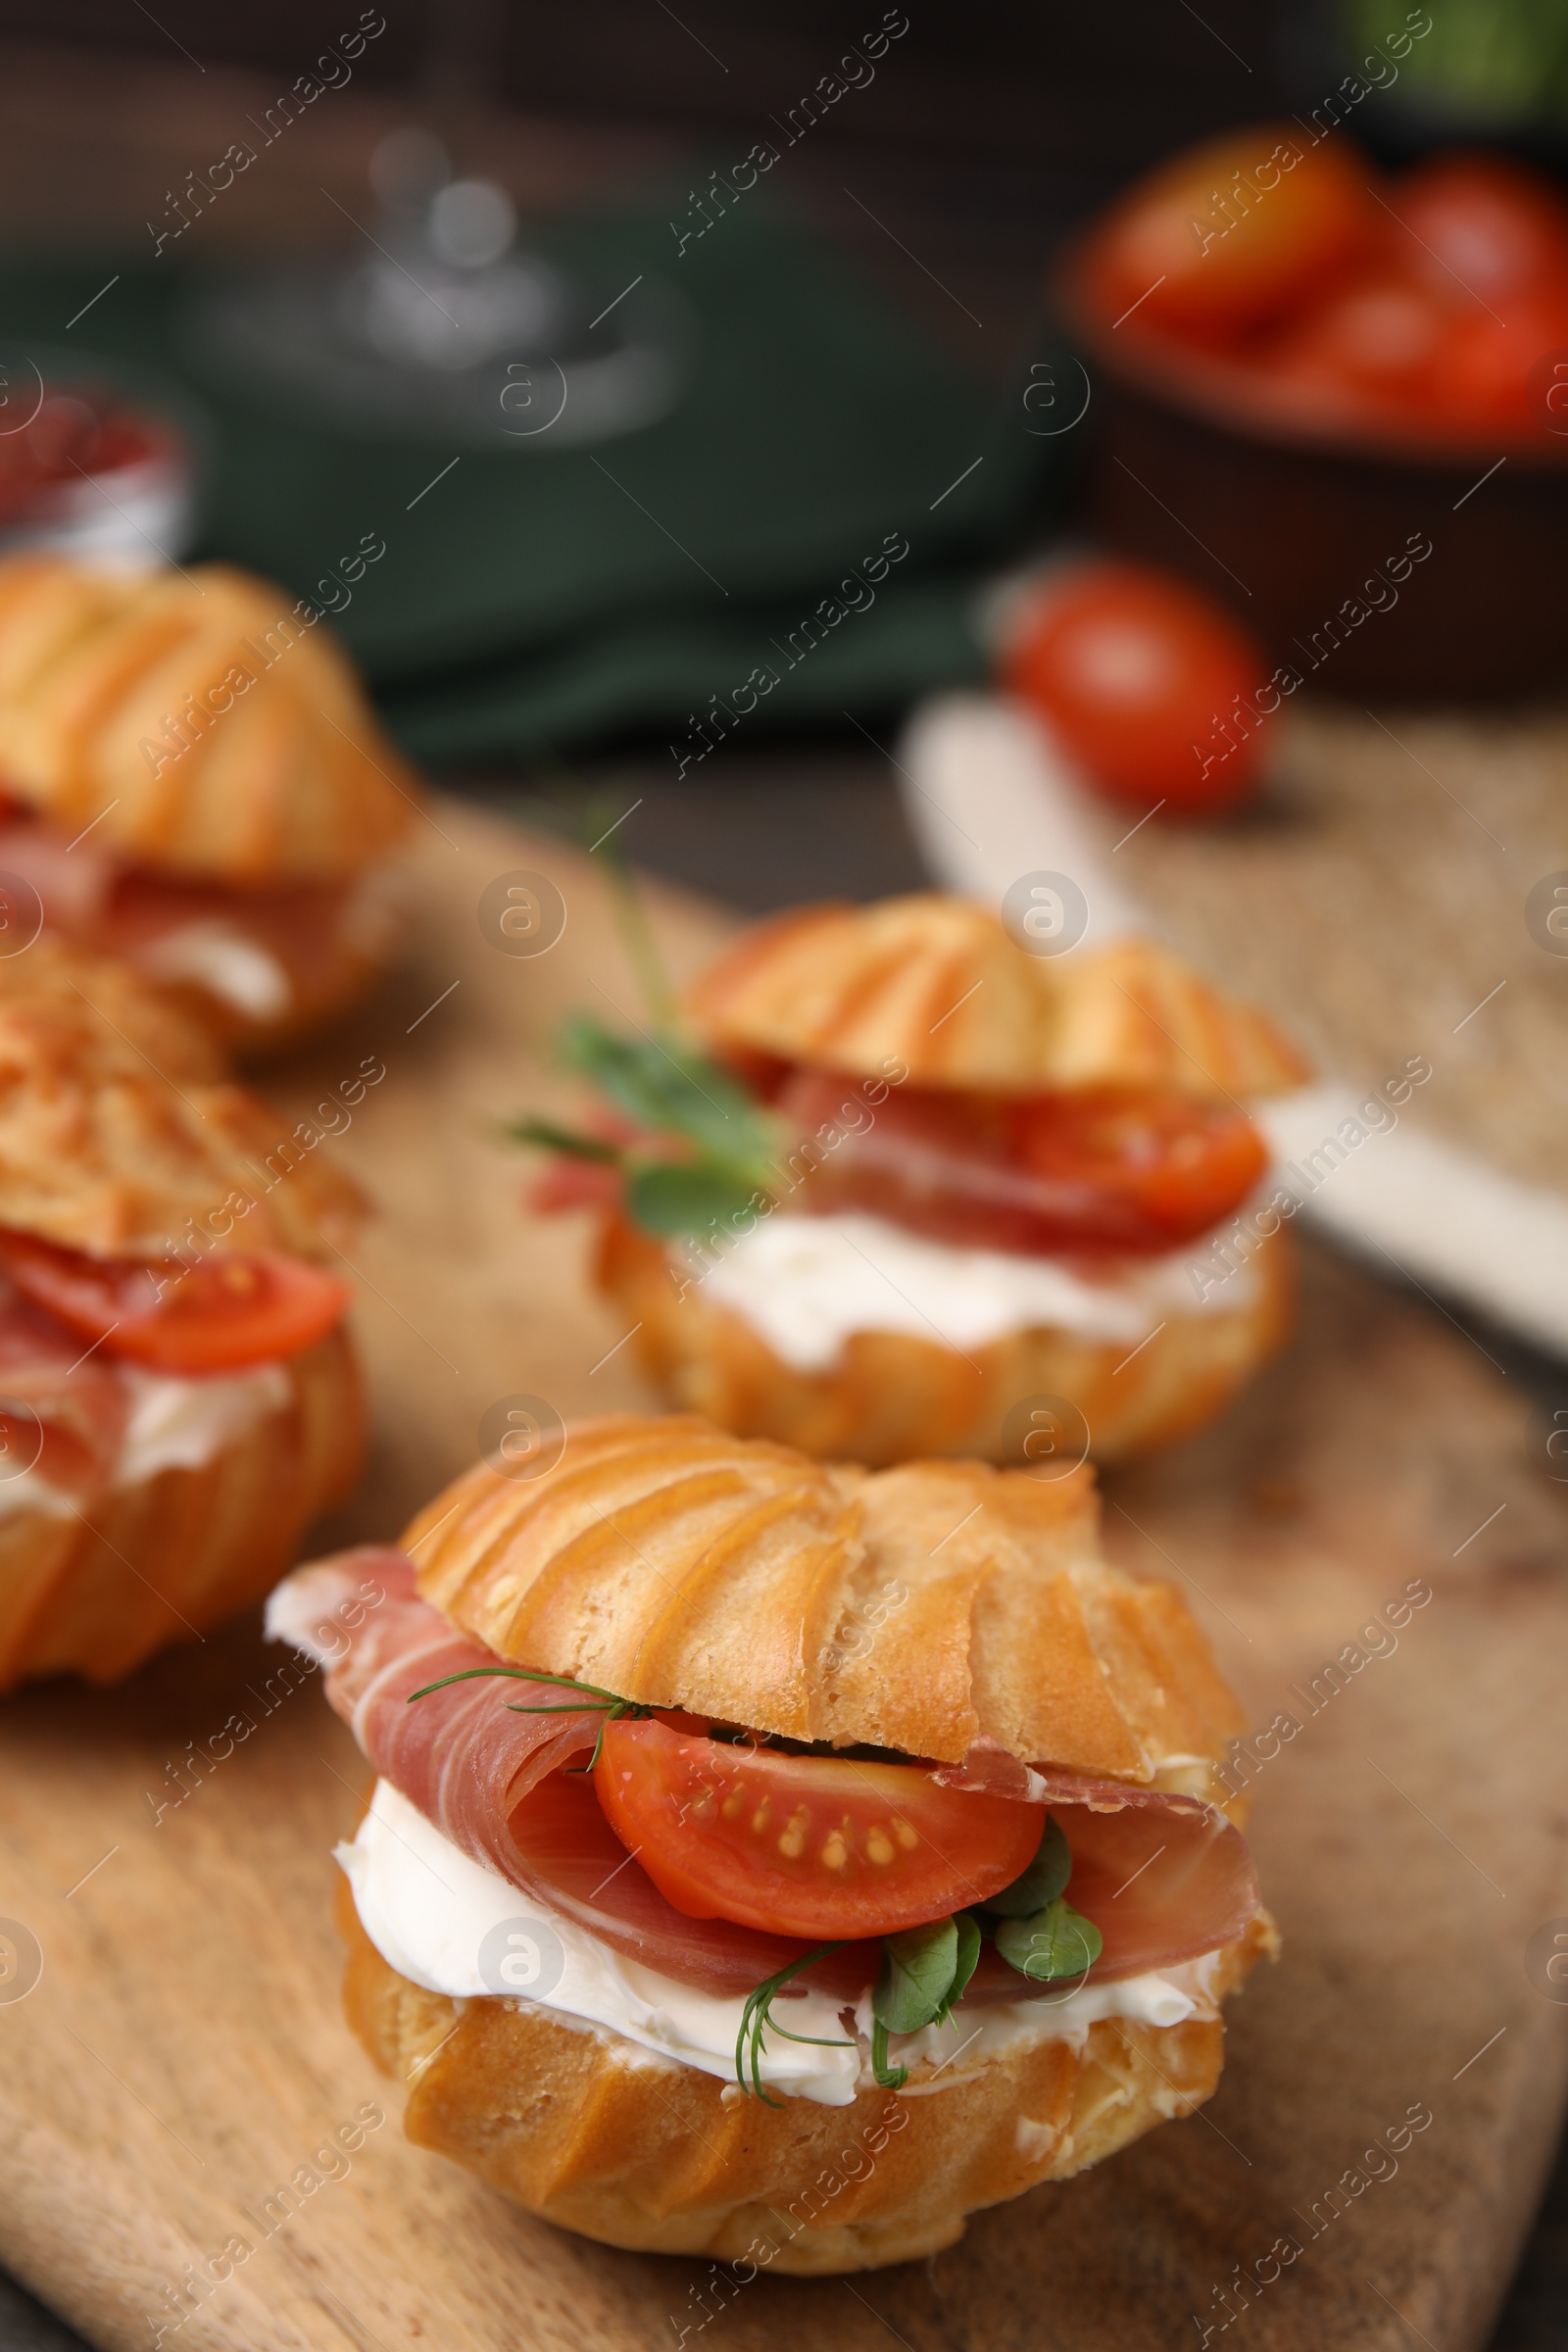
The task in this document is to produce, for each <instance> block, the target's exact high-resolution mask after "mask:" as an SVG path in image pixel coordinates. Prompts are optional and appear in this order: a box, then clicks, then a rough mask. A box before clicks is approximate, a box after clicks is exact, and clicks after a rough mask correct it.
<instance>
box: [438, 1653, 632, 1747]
mask: <svg viewBox="0 0 1568 2352" xmlns="http://www.w3.org/2000/svg"><path fill="white" fill-rule="evenodd" d="M488 1675H504V1676H506V1677H508V1678H509V1679H510V1680H511V1681H513V1682H516V1683H552V1684H554V1685H555V1687H556V1689H557V1690H559V1691H581V1692H582V1693H583V1701H582V1703H581V1704H580V1705H577V1706H573V1705H571V1704H569V1703H568V1704H567V1705H565V1706H546V1705H544V1704H542V1703H541V1704H539V1705H536V1706H531V1707H515V1706H512V1705H510V1704H509V1706H508V1708H507V1713H508V1714H509V1715H588V1714H595V1715H602V1716H603V1717H604V1722H603V1723H601V1724H600V1726H599V1737H598V1739H597V1740H595V1741H594V1752H593V1754H592V1755H591V1756H590V1757H589V1759H588V1761H587V1763H586V1764H571V1765H568V1766H567V1767H566V1770H567V1771H569V1772H592V1770H593V1768H594V1766H595V1765H596V1764H597V1763H598V1761H599V1751H600V1749H601V1748H602V1747H603V1746H604V1744H605V1725H606V1724H610V1723H619V1722H620V1721H621V1719H622V1717H623V1716H630V1717H632V1718H633V1719H636V1718H640V1717H643V1716H647V1715H652V1713H653V1712H654V1710H653V1708H652V1707H644V1706H639V1704H638V1702H637V1701H636V1699H634V1698H622V1697H621V1696H620V1694H619V1692H618V1691H602V1690H601V1689H600V1687H599V1685H598V1684H597V1683H577V1682H573V1681H572V1679H571V1677H570V1675H567V1674H541V1673H540V1672H539V1671H538V1669H537V1668H535V1667H532V1666H465V1667H464V1668H463V1670H462V1672H461V1673H459V1674H444V1675H442V1677H441V1679H440V1681H439V1682H435V1683H426V1684H425V1686H424V1688H423V1690H422V1691H410V1692H409V1697H408V1704H409V1705H410V1706H412V1705H413V1704H414V1702H415V1700H416V1699H417V1698H428V1697H429V1695H430V1693H431V1691H444V1690H445V1689H446V1688H447V1685H448V1684H449V1683H476V1682H479V1681H481V1680H482V1679H483V1678H484V1677H486V1676H488Z"/></svg>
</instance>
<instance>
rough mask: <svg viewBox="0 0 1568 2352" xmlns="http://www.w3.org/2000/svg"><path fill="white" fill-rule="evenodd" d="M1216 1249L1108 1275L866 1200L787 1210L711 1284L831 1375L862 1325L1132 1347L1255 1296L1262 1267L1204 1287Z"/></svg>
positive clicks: (717, 1269)
mask: <svg viewBox="0 0 1568 2352" xmlns="http://www.w3.org/2000/svg"><path fill="white" fill-rule="evenodd" d="M1204 1247H1205V1243H1204V1241H1203V1240H1199V1241H1197V1242H1194V1243H1192V1244H1190V1245H1189V1246H1188V1247H1187V1248H1186V1249H1184V1250H1172V1251H1170V1252H1169V1253H1168V1254H1167V1255H1166V1256H1163V1257H1153V1258H1146V1259H1140V1260H1129V1259H1122V1260H1120V1261H1119V1262H1118V1264H1117V1267H1116V1271H1115V1273H1114V1274H1113V1275H1112V1276H1111V1277H1110V1278H1109V1279H1107V1280H1105V1281H1103V1282H1096V1281H1089V1280H1087V1279H1086V1278H1085V1277H1084V1276H1083V1275H1081V1274H1079V1273H1076V1272H1074V1271H1073V1269H1072V1268H1071V1267H1069V1266H1067V1265H1064V1264H1061V1263H1059V1262H1058V1261H1057V1260H1056V1259H1054V1258H1050V1257H1023V1256H1019V1255H1016V1254H1014V1253H1013V1252H1011V1251H1008V1250H958V1249H953V1248H950V1247H949V1245H948V1244H947V1243H945V1242H934V1241H930V1240H928V1239H927V1238H926V1236H925V1235H923V1234H918V1233H908V1232H907V1231H906V1230H905V1229H904V1227H903V1226H901V1225H894V1224H890V1223H889V1222H888V1221H887V1220H886V1219H885V1218H883V1217H872V1216H866V1215H864V1214H862V1213H860V1212H859V1211H851V1212H847V1213H845V1214H843V1215H839V1216H829V1217H807V1216H781V1215H778V1214H776V1213H775V1214H774V1215H773V1216H770V1217H766V1218H763V1219H760V1221H759V1222H758V1223H757V1224H756V1225H755V1226H753V1228H752V1230H751V1232H750V1233H747V1234H745V1235H743V1236H741V1237H740V1238H739V1239H738V1240H737V1241H736V1242H735V1243H734V1244H733V1245H732V1246H731V1247H730V1248H729V1249H728V1250H726V1251H725V1253H724V1255H723V1256H722V1257H721V1258H719V1259H718V1260H717V1261H716V1262H715V1263H714V1264H713V1265H712V1266H711V1268H710V1270H709V1271H708V1273H707V1274H706V1275H704V1276H702V1278H701V1279H702V1283H703V1288H704V1291H705V1293H706V1295H707V1296H708V1297H709V1298H710V1299H714V1300H716V1301H718V1302H719V1303H721V1304H722V1305H724V1306H727V1307H730V1308H732V1309H733V1310H734V1312H735V1313H736V1314H738V1315H740V1316H742V1317H744V1319H745V1320H746V1321H747V1322H748V1323H750V1324H751V1326H752V1328H753V1330H754V1331H757V1332H760V1334H761V1336H762V1338H763V1339H764V1340H765V1341H766V1342H767V1344H768V1346H769V1347H770V1348H772V1350H773V1352H774V1354H775V1355H777V1356H781V1357H782V1358H783V1360H784V1362H785V1363H787V1364H791V1365H793V1366H794V1368H795V1369H796V1371H798V1372H822V1371H825V1370H826V1369H827V1367H828V1366H829V1365H830V1364H832V1363H833V1362H835V1361H836V1360H837V1358H838V1356H839V1354H840V1352H841V1350H842V1348H843V1347H844V1343H845V1341H846V1340H848V1339H849V1338H850V1336H851V1334H852V1333H854V1332H857V1331H894V1332H906V1333H907V1334H908V1335H909V1337H910V1338H912V1339H917V1340H935V1341H939V1342H940V1343H941V1344H942V1345H944V1346H945V1347H948V1348H957V1349H963V1348H981V1347H984V1346H985V1345H986V1343H987V1342H988V1341H990V1340H998V1339H1002V1338H1003V1337H1005V1334H1006V1333H1008V1332H1012V1331H1029V1330H1036V1329H1042V1328H1049V1329H1052V1330H1055V1331H1070V1332H1072V1333H1074V1334H1076V1335H1077V1336H1078V1337H1080V1338H1082V1339H1086V1340H1103V1341H1107V1342H1114V1343H1115V1344H1116V1345H1117V1346H1123V1345H1124V1346H1126V1347H1129V1348H1132V1347H1136V1346H1137V1344H1138V1342H1139V1341H1140V1340H1144V1339H1147V1338H1148V1337H1149V1335H1150V1333H1151V1332H1152V1331H1153V1330H1154V1329H1155V1328H1156V1326H1157V1325H1158V1324H1160V1323H1161V1322H1163V1321H1165V1320H1166V1319H1167V1318H1168V1317H1169V1316H1170V1315H1172V1314H1176V1313H1181V1314H1187V1315H1191V1314H1202V1313H1204V1312H1205V1311H1207V1312H1210V1313H1212V1312H1213V1311H1215V1309H1217V1308H1224V1309H1226V1310H1229V1311H1234V1310H1236V1309H1238V1308H1241V1307H1245V1306H1248V1305H1250V1303H1251V1300H1252V1297H1253V1286H1254V1284H1255V1281H1256V1277H1255V1275H1254V1273H1253V1271H1252V1269H1251V1267H1250V1265H1247V1266H1244V1267H1243V1268H1242V1269H1241V1270H1240V1271H1239V1272H1238V1273H1237V1275H1236V1276H1235V1277H1234V1279H1233V1280H1232V1281H1230V1282H1228V1283H1226V1284H1225V1285H1224V1286H1223V1289H1221V1287H1220V1286H1218V1285H1214V1286H1211V1289H1210V1295H1209V1298H1208V1299H1207V1300H1206V1301H1203V1300H1201V1299H1199V1297H1198V1294H1197V1289H1196V1286H1195V1285H1194V1284H1193V1282H1192V1281H1191V1279H1190V1278H1189V1275H1188V1271H1187V1269H1188V1266H1189V1264H1190V1262H1191V1260H1192V1259H1193V1257H1194V1256H1195V1255H1197V1256H1201V1254H1202V1252H1203V1250H1204Z"/></svg>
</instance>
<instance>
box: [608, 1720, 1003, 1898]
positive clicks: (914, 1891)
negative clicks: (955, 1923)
mask: <svg viewBox="0 0 1568 2352" xmlns="http://www.w3.org/2000/svg"><path fill="white" fill-rule="evenodd" d="M594 1786H595V1788H596V1789H597V1791H598V1794H599V1802H600V1804H601V1805H602V1806H603V1808H604V1811H605V1814H606V1817H607V1819H608V1820H609V1822H610V1825H611V1827H612V1828H613V1830H614V1832H615V1835H616V1837H617V1838H620V1840H621V1842H622V1844H624V1845H625V1846H626V1847H627V1848H628V1849H629V1850H630V1851H631V1852H633V1853H635V1855H636V1856H637V1859H638V1861H639V1862H640V1863H641V1864H642V1867H643V1868H644V1870H646V1871H647V1873H648V1875H649V1877H650V1878H651V1879H652V1880H653V1882H654V1884H655V1886H656V1887H659V1889H660V1891H661V1893H662V1894H663V1895H664V1896H665V1897H666V1898H667V1900H668V1901H669V1902H671V1903H673V1904H674V1906H675V1908H676V1910H678V1911H684V1912H685V1913H687V1915H688V1916H689V1917H690V1918H693V1919H730V1920H735V1921H738V1922H739V1924H740V1925H741V1926H743V1927H748V1928H760V1929H761V1930H762V1931H763V1932H764V1933H766V1934H770V1935H776V1936H805V1937H808V1938H809V1939H810V1940H811V1941H813V1942H817V1941H822V1940H827V1939H833V1940H837V1939H839V1938H841V1937H844V1938H847V1937H857V1936H891V1935H894V1934H896V1933H897V1932H898V1931H899V1930H900V1929H901V1928H913V1927H918V1926H919V1925H920V1924H921V1923H922V1922H923V1921H926V1920H931V1919H942V1918H944V1917H946V1916H947V1914H948V1913H949V1912H952V1911H961V1910H963V1909H965V1908H966V1907H967V1906H968V1905H969V1904H971V1903H980V1902H984V1900H985V1898H986V1896H987V1895H989V1894H997V1893H999V1892H1000V1891H1001V1889H1002V1888H1003V1887H1005V1886H1008V1885H1009V1884H1010V1883H1011V1881H1012V1880H1014V1879H1015V1878H1017V1877H1018V1875H1019V1873H1020V1872H1021V1871H1022V1870H1023V1869H1024V1867H1025V1866H1026V1864H1027V1863H1028V1862H1030V1861H1031V1860H1032V1859H1033V1856H1034V1853H1035V1849H1036V1847H1037V1846H1038V1845H1039V1843H1040V1834H1041V1831H1042V1829H1043V1828H1044V1826H1045V1807H1044V1806H1043V1805H1026V1804H1019V1803H1018V1802H1016V1801H1015V1800H1014V1799H1013V1798H1011V1797H1003V1796H987V1795H983V1794H977V1793H975V1792H974V1791H972V1790H969V1789H942V1788H939V1787H938V1786H937V1784H936V1782H935V1781H934V1780H932V1779H931V1777H930V1775H929V1774H928V1773H926V1772H923V1771H921V1770H920V1768H919V1767H918V1766H917V1765H912V1764H880V1763H871V1764H862V1763H857V1762H855V1761H854V1760H853V1759H851V1758H849V1757H837V1756H792V1755H786V1754H783V1753H781V1752H780V1751H779V1750H777V1749H774V1748H766V1747H751V1746H744V1747H735V1746H731V1745H729V1744H728V1743H727V1742H725V1741H723V1740H709V1739H701V1738H692V1737H690V1736H689V1735H683V1734H681V1733H679V1732H676V1731H672V1730H670V1729H669V1727H668V1726H667V1725H665V1724H662V1723H661V1722H659V1721H658V1720H657V1719H656V1718H649V1719H648V1720H646V1721H642V1722H636V1721H631V1720H622V1721H621V1722H618V1723H611V1724H609V1725H607V1726H606V1730H605V1740H604V1746H603V1747H602V1749H601V1750H600V1755H599V1761H598V1763H597V1764H596V1765H595V1767H594Z"/></svg>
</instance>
